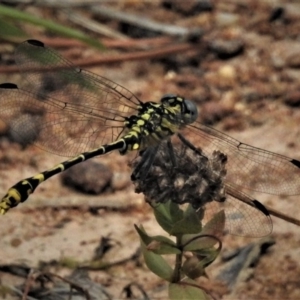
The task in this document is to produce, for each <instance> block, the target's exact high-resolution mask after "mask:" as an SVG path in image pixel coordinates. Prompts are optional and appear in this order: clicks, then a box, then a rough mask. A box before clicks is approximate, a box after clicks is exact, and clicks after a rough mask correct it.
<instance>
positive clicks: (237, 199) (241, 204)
mask: <svg viewBox="0 0 300 300" xmlns="http://www.w3.org/2000/svg"><path fill="white" fill-rule="evenodd" d="M220 210H224V213H225V230H226V231H227V232H228V233H230V234H233V235H239V236H245V237H263V236H267V235H269V234H270V233H271V232H272V228H273V225H272V220H271V217H270V215H269V213H268V211H267V210H266V209H265V208H264V206H263V205H262V204H261V203H260V202H258V201H257V200H255V199H252V198H251V197H249V196H248V195H247V194H245V193H242V192H239V191H238V190H236V189H235V188H234V187H231V186H228V185H226V200H225V201H224V202H216V201H214V202H210V203H209V204H207V215H206V219H207V220H209V219H210V218H211V217H212V216H213V215H214V214H215V213H217V212H218V211H220Z"/></svg>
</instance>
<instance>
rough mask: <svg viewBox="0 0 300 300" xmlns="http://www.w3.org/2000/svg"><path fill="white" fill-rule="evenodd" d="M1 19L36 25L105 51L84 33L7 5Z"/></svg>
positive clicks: (0, 14) (1, 10) (0, 11)
mask: <svg viewBox="0 0 300 300" xmlns="http://www.w3.org/2000/svg"><path fill="white" fill-rule="evenodd" d="M0 17H1V18H2V19H3V18H6V19H7V20H8V19H10V20H11V21H14V22H26V23H30V24H34V25H37V26H41V27H44V28H46V29H48V30H50V31H52V32H54V33H57V34H60V35H62V36H65V37H69V38H74V39H77V40H80V41H82V42H84V43H86V44H88V45H90V46H92V47H95V48H98V49H100V50H103V49H104V46H103V45H102V44H101V43H100V42H98V41H97V40H95V39H92V38H90V37H89V36H87V35H85V34H84V33H83V32H81V31H79V30H76V29H71V28H69V27H66V26H64V25H60V24H58V23H55V22H52V21H50V20H47V19H43V18H39V17H36V16H34V15H31V14H29V13H26V12H23V11H20V10H18V9H15V8H12V7H8V6H5V5H0Z"/></svg>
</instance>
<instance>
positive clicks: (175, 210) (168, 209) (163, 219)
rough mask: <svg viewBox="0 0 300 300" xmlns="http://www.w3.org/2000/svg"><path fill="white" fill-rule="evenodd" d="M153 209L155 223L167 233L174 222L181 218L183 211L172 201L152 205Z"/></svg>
mask: <svg viewBox="0 0 300 300" xmlns="http://www.w3.org/2000/svg"><path fill="white" fill-rule="evenodd" d="M153 211H154V216H155V218H156V221H157V223H158V224H159V225H160V226H161V227H162V228H163V229H164V230H165V231H166V232H167V233H169V234H170V233H171V231H172V228H173V226H174V224H175V223H176V222H178V221H179V220H181V219H182V218H183V211H182V210H181V209H180V208H179V205H178V204H175V203H173V202H172V201H168V202H166V203H162V204H159V205H156V206H154V207H153Z"/></svg>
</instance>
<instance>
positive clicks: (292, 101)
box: [284, 91, 300, 107]
mask: <svg viewBox="0 0 300 300" xmlns="http://www.w3.org/2000/svg"><path fill="white" fill-rule="evenodd" d="M284 103H285V104H287V105H289V106H292V107H299V106H300V91H293V92H290V93H288V94H287V95H286V96H285V98H284Z"/></svg>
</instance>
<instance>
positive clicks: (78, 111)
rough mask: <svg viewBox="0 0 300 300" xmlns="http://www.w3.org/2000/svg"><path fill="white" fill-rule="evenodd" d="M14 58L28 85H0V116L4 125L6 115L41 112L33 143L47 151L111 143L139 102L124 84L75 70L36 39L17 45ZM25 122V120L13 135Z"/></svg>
mask: <svg viewBox="0 0 300 300" xmlns="http://www.w3.org/2000/svg"><path fill="white" fill-rule="evenodd" d="M15 57H16V62H17V64H18V66H19V68H20V70H21V72H22V73H23V75H25V78H26V79H27V81H28V85H27V86H26V87H24V90H23V89H11V90H8V89H6V88H3V87H2V88H1V91H0V93H1V95H0V97H1V98H0V99H1V104H2V105H3V106H4V107H5V110H6V112H5V113H2V112H1V113H0V118H3V120H4V121H5V122H7V123H9V120H10V119H9V118H8V117H7V115H9V114H10V116H13V118H14V120H16V119H17V118H18V116H21V115H23V114H24V113H26V112H28V111H32V110H37V109H38V110H40V111H43V113H42V116H43V120H40V125H39V139H38V141H37V142H36V144H37V145H39V146H41V147H42V148H44V149H45V150H48V151H50V152H53V153H56V154H59V155H63V156H73V155H76V154H78V153H81V152H84V151H89V150H92V149H94V148H97V147H99V146H101V145H103V144H108V143H111V142H112V141H114V140H115V139H116V138H118V137H119V135H120V133H121V132H122V130H123V127H124V123H123V122H124V118H125V117H126V116H128V115H129V114H131V113H132V112H134V111H135V110H136V108H137V106H138V105H139V103H140V101H139V100H138V99H137V97H135V96H134V95H133V94H132V93H131V92H130V91H128V90H127V89H125V88H124V87H122V86H120V85H118V84H116V83H114V82H113V81H110V80H108V79H106V78H104V77H101V76H98V75H96V74H93V73H90V72H88V71H84V70H81V69H79V68H76V67H75V66H74V65H73V64H72V63H71V62H69V61H68V60H66V59H65V58H63V57H62V56H61V55H60V54H58V53H57V52H55V51H54V50H52V49H50V48H47V47H45V46H44V45H43V43H41V42H39V41H35V40H28V41H25V42H24V43H22V44H20V45H19V46H18V47H17V49H16V52H15ZM28 126H30V125H29V123H26V122H25V123H24V127H23V131H20V132H17V133H19V134H20V135H22V134H23V132H24V131H25V130H26V127H28ZM20 127H22V126H18V127H17V128H20Z"/></svg>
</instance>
